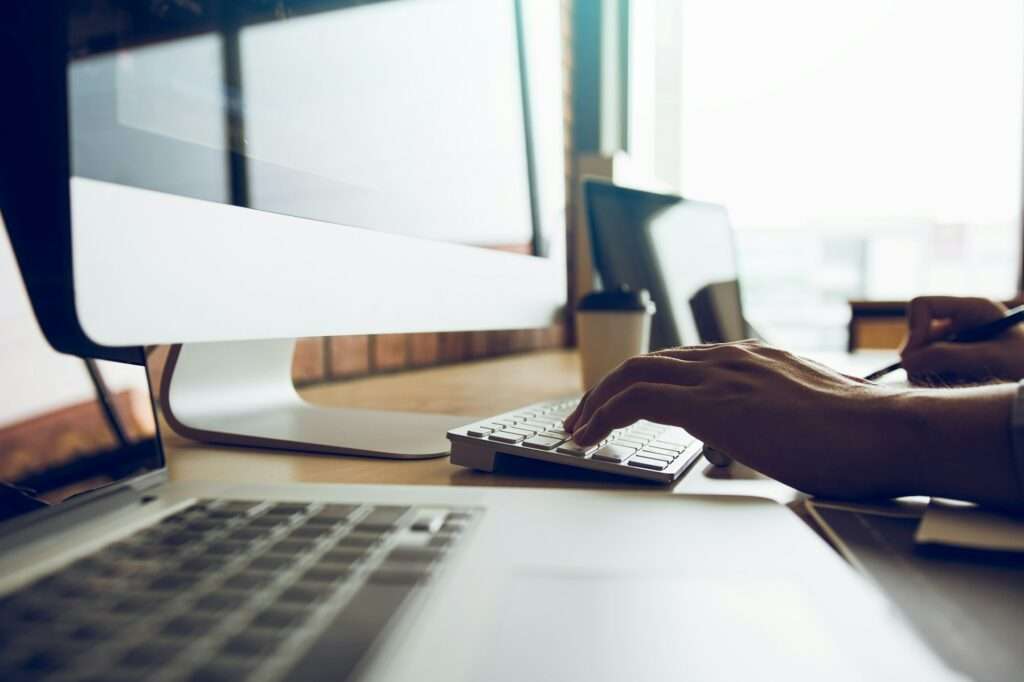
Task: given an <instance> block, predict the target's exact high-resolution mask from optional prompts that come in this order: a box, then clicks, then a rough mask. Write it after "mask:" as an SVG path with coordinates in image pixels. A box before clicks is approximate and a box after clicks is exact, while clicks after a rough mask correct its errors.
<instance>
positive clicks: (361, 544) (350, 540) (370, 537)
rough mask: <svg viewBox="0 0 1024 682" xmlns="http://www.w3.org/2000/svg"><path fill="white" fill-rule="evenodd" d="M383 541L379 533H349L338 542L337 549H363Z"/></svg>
mask: <svg viewBox="0 0 1024 682" xmlns="http://www.w3.org/2000/svg"><path fill="white" fill-rule="evenodd" d="M381 539H383V536H382V535H381V534H380V533H349V534H348V535H343V536H342V537H341V539H339V540H338V544H337V545H336V546H337V547H348V548H350V549H351V548H356V549H365V548H367V547H373V546H374V545H376V544H377V543H378V542H380V541H381Z"/></svg>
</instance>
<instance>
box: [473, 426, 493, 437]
mask: <svg viewBox="0 0 1024 682" xmlns="http://www.w3.org/2000/svg"><path fill="white" fill-rule="evenodd" d="M491 433H494V429H491V428H487V427H486V426H474V427H473V428H471V429H466V434H467V435H470V436H473V437H474V438H486V437H487V436H488V434H491Z"/></svg>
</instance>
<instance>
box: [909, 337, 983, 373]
mask: <svg viewBox="0 0 1024 682" xmlns="http://www.w3.org/2000/svg"><path fill="white" fill-rule="evenodd" d="M990 347H991V343H990V342H980V343H971V344H963V343H947V342H944V341H938V342H936V343H933V344H931V345H928V346H925V347H924V348H918V349H915V350H911V351H907V352H904V354H903V357H902V362H903V367H904V368H905V369H906V370H907V373H908V374H910V375H911V376H925V375H929V374H940V375H941V374H952V375H959V376H965V377H977V376H984V375H987V374H992V371H993V370H992V368H989V367H988V366H987V365H988V362H987V360H986V358H988V357H990V354H989V352H988V351H989V348H990Z"/></svg>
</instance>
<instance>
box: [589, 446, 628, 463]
mask: <svg viewBox="0 0 1024 682" xmlns="http://www.w3.org/2000/svg"><path fill="white" fill-rule="evenodd" d="M635 453H636V448H629V447H624V446H622V445H619V444H618V443H609V444H608V445H605V446H604V447H603V448H601V449H599V450H598V451H597V452H595V453H594V459H598V460H601V461H602V462H614V463H615V464H622V463H623V462H625V461H626V460H627V459H629V458H630V457H632V456H633V455H634V454H635Z"/></svg>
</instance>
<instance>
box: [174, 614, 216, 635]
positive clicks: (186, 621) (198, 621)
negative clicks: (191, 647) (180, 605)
mask: <svg viewBox="0 0 1024 682" xmlns="http://www.w3.org/2000/svg"><path fill="white" fill-rule="evenodd" d="M219 623H220V619H219V618H213V617H211V616H203V615H199V614H186V615H183V616H178V617H177V618H172V619H171V620H169V621H167V623H165V624H164V626H163V628H162V629H161V631H160V632H161V633H162V634H164V635H165V636H168V637H184V638H186V639H194V638H198V637H202V636H203V635H206V634H207V633H208V632H210V631H211V630H213V629H214V628H215V627H217V625H218V624H219Z"/></svg>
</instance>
